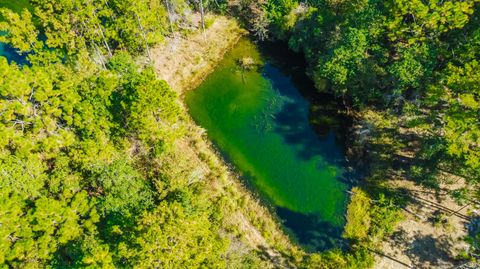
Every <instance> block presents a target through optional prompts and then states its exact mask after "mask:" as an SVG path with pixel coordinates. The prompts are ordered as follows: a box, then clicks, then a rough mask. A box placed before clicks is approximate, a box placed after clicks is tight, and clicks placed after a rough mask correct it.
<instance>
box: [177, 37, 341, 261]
mask: <svg viewBox="0 0 480 269" xmlns="http://www.w3.org/2000/svg"><path fill="white" fill-rule="evenodd" d="M245 57H250V58H251V59H252V60H253V62H254V63H255V64H256V65H257V67H256V68H252V69H245V68H241V67H240V66H239V64H238V62H239V60H240V59H244V58H245ZM304 66H305V64H304V63H303V61H302V58H301V57H300V56H299V55H296V54H293V53H291V52H289V51H288V50H287V49H286V47H283V46H282V45H278V44H265V45H262V46H260V47H257V46H256V45H254V44H253V43H252V42H250V41H249V40H246V39H244V40H241V41H240V42H239V43H238V44H237V45H236V47H235V48H234V49H233V50H231V51H230V52H229V53H228V54H227V55H226V56H225V58H224V59H223V61H222V62H221V63H220V64H219V65H218V67H217V68H216V70H215V71H214V72H213V73H212V74H211V75H210V76H208V78H207V79H206V80H205V81H204V82H203V83H202V85H200V86H199V87H198V88H197V89H196V90H194V91H191V92H189V93H188V94H187V96H186V97H185V99H186V103H187V106H188V108H189V112H190V114H191V115H192V117H193V118H194V120H195V121H197V123H198V124H200V125H201V126H202V127H204V128H205V129H206V130H207V133H208V136H209V138H210V139H211V140H213V142H214V143H215V144H216V146H217V147H218V148H219V149H220V151H221V152H222V153H223V154H224V156H225V159H226V160H228V161H229V162H231V163H232V164H233V165H234V166H235V167H236V169H237V171H238V172H239V173H240V174H241V175H242V177H243V178H244V179H245V180H246V182H247V184H248V185H249V186H250V187H252V188H253V189H254V190H255V191H257V192H258V193H259V194H260V195H261V197H262V198H263V199H264V200H266V201H267V202H268V203H269V204H271V205H272V206H273V207H274V208H275V211H276V213H277V216H278V217H279V218H280V219H281V220H282V222H283V224H284V227H285V228H286V230H287V231H288V232H289V233H290V234H291V235H293V238H295V239H296V240H298V242H299V243H300V244H301V245H303V246H304V247H305V248H306V249H307V250H311V251H314V250H325V249H329V248H333V247H339V246H340V242H341V233H342V231H343V226H344V224H345V220H344V214H345V207H346V200H347V195H346V190H347V188H348V181H349V178H348V177H349V175H348V173H347V171H346V160H345V153H344V152H345V150H344V147H343V145H344V144H345V143H344V134H345V133H346V129H345V128H346V127H347V126H348V120H347V119H346V118H345V117H343V116H342V115H343V114H342V113H340V112H339V110H341V106H339V105H338V104H337V103H335V101H334V100H332V98H331V97H330V96H328V95H321V94H319V93H317V91H316V90H315V88H314V86H313V85H312V82H311V81H310V80H309V79H308V78H307V77H306V75H305V70H304Z"/></svg>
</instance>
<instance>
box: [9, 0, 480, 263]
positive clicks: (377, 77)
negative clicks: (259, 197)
mask: <svg viewBox="0 0 480 269" xmlns="http://www.w3.org/2000/svg"><path fill="white" fill-rule="evenodd" d="M133 2H134V4H133V3H132V1H126V0H92V1H80V0H73V1H66V0H30V1H26V0H25V1H6V0H0V8H1V9H0V33H1V34H0V42H2V43H6V44H8V45H9V46H11V47H12V48H14V49H15V50H16V51H17V53H18V54H19V55H20V56H22V57H24V58H25V59H26V60H25V62H22V63H20V62H19V63H16V62H15V61H12V60H11V59H6V58H4V57H0V226H1V229H0V267H2V268H3V267H5V268H44V267H57V268H74V267H92V268H97V267H102V268H117V267H120V268H123V267H127V268H130V267H137V268H149V267H165V268H196V267H206V268H225V267H228V268H265V267H274V266H277V267H282V266H284V267H301V268H367V267H371V266H372V265H373V263H374V258H373V257H374V256H373V253H374V252H375V251H377V249H378V247H379V245H380V243H381V242H382V240H383V239H384V238H385V236H388V235H389V234H391V233H392V232H393V230H394V225H395V223H396V222H398V221H399V220H400V219H401V213H400V212H401V208H402V206H403V205H404V204H405V203H406V202H407V200H408V199H407V198H406V196H405V195H404V194H403V193H401V192H399V191H398V190H397V189H395V188H392V187H391V186H390V185H388V183H389V181H390V180H391V179H392V178H394V177H403V178H408V179H409V180H413V181H414V182H416V183H418V184H421V185H423V186H426V187H428V188H431V189H433V190H434V191H436V192H441V191H445V189H444V188H443V187H444V185H445V184H448V183H452V182H455V183H458V182H461V183H462V184H460V185H459V187H457V188H455V189H448V191H447V192H448V194H449V195H450V196H452V197H454V198H455V199H457V200H458V201H460V202H463V203H466V204H477V205H478V199H479V196H480V192H479V190H480V189H479V186H478V183H479V182H480V88H479V85H480V76H479V74H480V66H479V63H478V62H479V60H480V58H479V57H480V55H479V52H480V30H479V29H480V14H479V12H480V2H479V1H478V0H465V1H454V0H445V1H437V0H427V1H419V0H415V1H411V0H390V1H377V0H351V1H349V0H340V1H338V0H317V1H300V0H286V1H278V0H263V1H251V0H239V1H222V0H218V1H203V0H198V1H184V0H165V1H160V0H135V1H133ZM195 12H200V14H201V15H198V16H197V15H196V14H195ZM205 13H217V14H230V15H232V16H235V17H237V18H238V19H239V20H241V21H242V22H243V23H244V25H245V27H246V28H248V29H249V30H251V31H252V33H253V35H254V36H256V37H257V38H258V39H261V40H263V39H267V38H272V39H281V40H284V41H287V42H288V44H289V47H290V48H291V49H292V50H295V51H298V52H302V53H303V54H304V55H305V58H306V59H307V61H308V63H309V75H310V77H311V78H312V79H313V81H314V82H315V85H316V87H317V88H318V89H319V90H320V91H324V92H329V93H332V94H334V95H335V96H336V97H338V98H340V99H341V100H342V101H343V103H344V104H345V105H346V106H347V107H348V109H349V112H350V113H351V114H352V115H353V116H354V117H355V118H356V119H357V123H358V124H356V128H355V130H354V131H353V132H352V133H353V134H352V135H355V143H352V145H351V148H352V151H354V154H353V155H355V156H357V157H358V159H359V160H361V159H363V160H368V164H369V167H368V168H369V169H368V171H367V173H366V174H365V180H364V181H363V182H362V183H361V184H360V186H358V187H356V188H354V189H353V190H352V195H351V202H350V204H349V206H348V212H347V224H346V227H345V231H344V234H343V237H344V238H345V239H347V240H348V241H349V242H350V245H349V247H348V249H346V250H331V251H328V252H324V253H305V252H304V251H303V250H301V249H299V248H298V247H296V246H293V245H292V244H291V243H290V242H289V240H287V237H286V236H285V235H284V234H283V233H282V232H281V230H280V229H279V227H278V224H277V223H275V222H274V221H273V218H272V217H271V216H270V214H269V213H268V212H267V211H266V210H265V209H264V208H263V207H261V206H259V205H258V203H257V202H255V201H254V200H253V199H252V198H251V196H250V195H249V194H247V193H245V191H244V190H243V189H242V188H241V187H240V186H239V184H238V182H235V181H231V179H230V178H229V175H228V172H227V170H226V169H225V167H224V166H222V164H220V162H219V160H218V158H216V156H215V155H214V154H213V153H212V151H211V149H210V148H209V147H208V144H207V143H205V141H204V138H203V137H202V133H201V132H200V131H199V130H198V129H197V127H195V126H194V125H193V124H192V122H191V120H190V118H189V116H188V115H187V114H186V113H185V111H184V108H183V105H182V103H181V102H179V97H178V96H177V94H176V93H175V92H174V91H173V90H172V89H171V88H170V86H169V85H168V84H167V83H166V82H165V81H162V80H159V79H158V77H157V74H158V70H157V71H156V70H155V69H154V67H153V62H154V61H153V60H154V59H153V56H154V55H153V54H152V50H153V48H154V47H155V46H156V45H158V44H161V43H162V42H166V40H169V41H168V42H175V40H179V37H180V36H182V37H186V36H189V35H190V34H192V33H195V32H198V31H202V32H205V31H206V30H207V29H208V27H210V26H211V25H212V21H213V20H214V19H215V17H214V16H212V17H208V16H207V17H206V15H205ZM234 32H235V31H234ZM234 34H236V35H240V33H239V32H235V33H234ZM219 38H224V37H219ZM228 40H236V38H231V39H228ZM210 42H215V40H210ZM172 44H174V43H172ZM239 64H240V66H241V68H242V69H243V70H245V71H246V70H248V69H251V68H255V67H256V64H257V63H256V62H252V61H250V60H249V59H248V58H243V59H240V61H239ZM166 68H168V67H166ZM202 74H204V73H202ZM186 77H188V76H186ZM192 77H195V76H194V75H192ZM195 79H198V80H200V79H201V78H198V77H195ZM183 83H185V82H183ZM186 84H188V83H186ZM191 84H192V85H196V83H191ZM193 151H195V152H194V153H192V152H193ZM197 159H198V160H197ZM399 164H400V165H399ZM363 165H366V163H365V162H364V163H363ZM456 186H458V184H457V185H456ZM477 218H478V217H477ZM477 226H478V225H477ZM257 230H258V231H260V234H259V233H258V231H257ZM467 241H468V242H470V243H471V246H472V247H471V248H470V249H468V251H467V252H466V253H464V255H463V257H464V258H468V259H478V257H479V255H480V253H479V251H480V249H479V248H478V246H479V241H480V239H479V234H478V227H477V230H475V229H472V232H471V234H470V237H469V239H468V240H467Z"/></svg>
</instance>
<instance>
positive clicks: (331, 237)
mask: <svg viewBox="0 0 480 269" xmlns="http://www.w3.org/2000/svg"><path fill="white" fill-rule="evenodd" d="M276 212H277V214H278V216H279V217H280V218H281V219H283V220H284V222H283V225H284V226H285V227H287V228H288V229H289V230H291V231H289V232H290V233H293V234H295V238H296V240H297V241H298V243H300V244H301V245H302V246H303V247H304V249H305V250H306V251H310V252H314V251H325V250H329V249H332V248H342V247H343V246H344V244H345V240H344V239H343V238H342V236H341V234H342V232H343V227H338V226H334V225H332V224H331V223H330V222H327V221H323V220H322V219H321V218H320V217H319V216H318V215H315V214H311V215H305V214H300V213H296V212H293V211H291V210H289V209H286V208H282V207H277V208H276Z"/></svg>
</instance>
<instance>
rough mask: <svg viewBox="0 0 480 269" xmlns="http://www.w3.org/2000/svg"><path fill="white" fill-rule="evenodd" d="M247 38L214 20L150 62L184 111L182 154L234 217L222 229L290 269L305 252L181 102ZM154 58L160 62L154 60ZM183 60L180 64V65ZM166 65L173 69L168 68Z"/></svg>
mask: <svg viewBox="0 0 480 269" xmlns="http://www.w3.org/2000/svg"><path fill="white" fill-rule="evenodd" d="M246 33H247V32H246V31H245V30H243V29H242V28H240V26H239V25H238V23H237V22H236V21H235V20H233V19H229V18H226V17H221V16H218V17H217V16H216V17H215V22H214V23H213V24H212V25H211V26H210V27H209V28H207V29H206V30H205V32H204V33H201V32H200V33H196V34H193V35H192V36H187V37H183V38H181V40H180V43H178V42H179V40H178V39H177V41H175V42H177V44H175V45H176V46H177V47H173V46H172V45H171V44H168V43H167V44H163V45H162V46H159V47H156V48H154V49H152V55H154V56H153V57H152V58H153V61H154V67H155V70H156V71H157V74H158V75H159V78H160V79H164V80H165V81H167V83H168V84H169V85H171V87H172V89H173V90H174V91H175V92H177V94H178V99H179V102H180V103H181V105H182V107H183V108H184V109H185V114H186V124H187V128H188V131H187V135H185V138H183V139H182V140H184V141H183V143H182V144H185V145H187V146H186V147H188V149H187V148H184V149H183V150H188V151H193V153H194V154H195V155H196V156H197V158H198V160H199V161H200V162H202V164H199V166H205V165H206V166H207V167H208V168H207V169H208V170H209V171H208V172H207V173H208V176H207V178H206V179H207V180H208V183H207V184H211V185H212V188H213V191H214V192H216V195H223V197H227V199H228V203H229V206H228V207H229V208H228V210H232V211H233V212H230V213H229V214H226V216H227V218H226V220H225V221H226V223H227V224H226V226H230V225H231V226H234V227H235V228H236V229H237V235H238V236H240V237H245V238H243V240H242V241H243V243H244V244H246V245H248V246H249V247H250V248H251V249H252V250H255V251H258V252H262V253H263V254H265V255H264V257H265V259H266V260H268V261H270V262H271V266H272V267H278V266H281V267H294V265H293V264H291V263H290V262H289V261H288V260H291V259H294V260H297V261H298V260H299V259H301V257H303V256H304V251H303V250H302V249H301V248H299V247H298V246H297V245H296V244H295V243H293V242H292V240H291V237H290V236H289V235H287V234H286V233H285V231H284V229H283V227H281V223H280V220H279V219H278V217H277V216H275V214H273V213H272V211H271V208H269V206H268V205H266V204H264V203H263V201H261V199H260V198H259V197H257V195H256V193H255V192H252V191H251V190H250V189H249V188H248V186H246V185H245V184H244V182H242V180H241V178H240V177H239V174H238V172H237V171H235V169H233V168H232V167H231V165H229V164H228V163H227V162H226V161H225V160H224V158H223V157H222V155H221V154H220V152H219V151H218V149H217V148H216V147H215V146H214V145H213V144H212V142H211V141H210V140H209V139H208V137H207V136H206V134H205V130H204V129H202V128H201V127H200V126H198V125H197V124H196V123H195V121H194V120H193V119H192V118H191V116H190V115H189V114H188V110H187V108H186V106H185V104H184V101H183V98H184V94H185V93H186V92H187V91H190V90H194V89H195V88H196V87H197V86H198V85H200V84H201V83H202V82H203V81H204V79H205V78H206V77H207V76H208V75H209V74H210V73H211V72H213V71H214V70H215V67H216V66H217V64H218V62H219V61H221V60H222V59H223V57H224V55H225V53H227V52H228V51H229V50H230V49H231V48H232V47H233V46H235V45H236V44H237V42H238V41H239V40H240V39H241V38H242V37H243V36H245V34H246ZM208 36H222V37H223V38H222V41H221V42H217V43H213V42H210V43H209V44H208V45H207V44H206V43H204V40H208V38H206V37H208ZM172 40H173V39H172ZM172 40H170V41H172ZM181 42H183V45H182V43H181ZM202 45H206V46H202ZM182 46H185V47H182ZM189 46H194V47H193V48H192V47H189ZM172 49H173V50H175V51H176V53H177V54H178V51H183V52H187V53H191V55H184V56H181V57H178V58H177V57H176V58H175V59H173V58H170V57H168V56H165V55H168V53H166V52H167V51H169V50H172ZM158 55H162V56H161V57H160V58H159V57H158ZM198 56H200V60H198V59H199V58H198ZM191 59H197V60H198V62H197V63H196V64H193V65H192V64H191V63H189V62H188V61H189V60H191ZM182 60H184V61H185V62H181V61H182ZM171 61H174V62H175V63H174V64H172V63H171ZM170 65H173V66H176V67H177V68H180V69H179V70H176V69H174V68H171V69H170V70H168V72H164V71H162V70H160V69H162V67H163V66H170ZM186 66H187V67H186ZM189 68H190V69H189ZM186 69H188V70H189V72H188V73H180V74H179V71H181V70H186Z"/></svg>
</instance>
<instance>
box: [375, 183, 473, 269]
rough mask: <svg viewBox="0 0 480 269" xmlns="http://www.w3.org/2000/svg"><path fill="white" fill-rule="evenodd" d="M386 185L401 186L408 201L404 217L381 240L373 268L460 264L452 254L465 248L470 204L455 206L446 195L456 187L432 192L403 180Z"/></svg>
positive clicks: (448, 186)
mask: <svg viewBox="0 0 480 269" xmlns="http://www.w3.org/2000/svg"><path fill="white" fill-rule="evenodd" d="M390 185H391V186H393V187H394V188H396V189H402V190H403V191H404V192H405V193H406V195H408V197H409V198H410V202H409V203H408V205H407V206H406V208H405V209H404V212H405V220H403V221H402V222H401V223H400V224H399V225H398V227H397V229H396V231H395V233H394V234H393V235H392V236H391V237H390V238H389V239H388V240H386V241H385V242H384V243H383V250H382V252H383V253H381V254H379V255H377V257H376V265H375V268H376V269H397V268H400V269H402V268H425V269H430V268H432V269H433V268H436V269H443V268H445V269H447V268H454V267H455V266H458V265H459V264H461V262H460V261H459V260H457V259H456V257H458V255H459V254H460V253H461V252H462V251H463V250H466V249H467V248H468V244H467V243H465V242H464V240H463V238H464V237H465V236H466V235H467V233H468V229H467V224H468V222H469V220H470V217H469V212H470V211H471V210H472V209H473V206H471V205H469V206H465V205H459V204H457V203H456V202H455V201H454V200H453V199H452V198H451V197H449V196H448V195H447V194H446V190H448V189H455V188H456V187H458V186H452V185H445V186H443V189H444V190H445V191H442V192H440V193H437V194H436V193H434V192H433V191H432V190H429V189H426V188H423V187H421V186H418V185H415V184H414V183H413V182H411V181H407V180H394V181H392V182H391V183H390Z"/></svg>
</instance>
